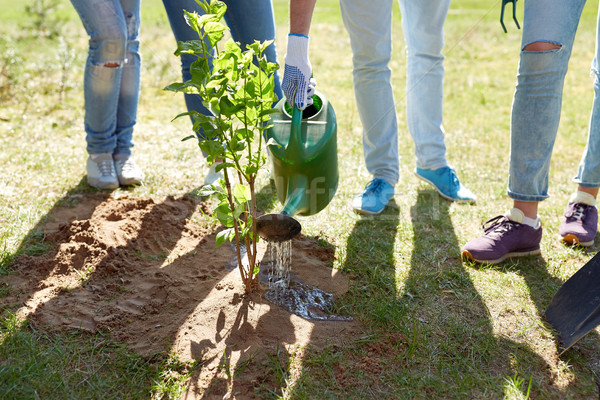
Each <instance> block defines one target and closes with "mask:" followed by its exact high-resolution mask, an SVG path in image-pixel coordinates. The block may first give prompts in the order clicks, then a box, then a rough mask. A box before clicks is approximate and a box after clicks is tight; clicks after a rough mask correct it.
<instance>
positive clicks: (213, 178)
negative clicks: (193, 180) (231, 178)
mask: <svg viewBox="0 0 600 400" xmlns="http://www.w3.org/2000/svg"><path fill="white" fill-rule="evenodd" d="M219 164H221V163H220V162H216V163H213V165H211V166H210V168H208V174H206V177H205V178H204V184H205V185H212V184H213V183H217V182H218V181H219V180H220V179H223V170H220V171H219V172H216V171H215V169H216V168H217V165H219Z"/></svg>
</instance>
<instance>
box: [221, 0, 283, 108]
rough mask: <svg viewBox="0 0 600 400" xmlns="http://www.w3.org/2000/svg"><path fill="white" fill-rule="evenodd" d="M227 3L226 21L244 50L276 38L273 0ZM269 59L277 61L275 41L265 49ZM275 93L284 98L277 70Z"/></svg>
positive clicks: (240, 0)
mask: <svg viewBox="0 0 600 400" xmlns="http://www.w3.org/2000/svg"><path fill="white" fill-rule="evenodd" d="M224 2H225V4H227V12H226V13H225V22H226V23H227V26H228V27H229V29H230V31H231V37H232V38H233V40H235V41H237V42H240V44H241V47H242V51H244V50H246V45H248V44H251V43H254V41H256V40H257V41H259V42H265V41H267V40H275V16H274V14H273V4H272V0H224ZM265 56H266V57H267V60H268V61H269V62H272V63H277V48H276V46H275V42H273V44H271V45H270V46H269V47H268V48H267V49H266V51H265ZM275 94H276V95H277V97H278V98H279V99H281V98H283V93H282V91H281V83H280V81H279V74H278V73H277V72H275Z"/></svg>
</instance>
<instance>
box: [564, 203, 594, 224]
mask: <svg viewBox="0 0 600 400" xmlns="http://www.w3.org/2000/svg"><path fill="white" fill-rule="evenodd" d="M588 207H589V206H588V205H587V204H582V203H575V204H573V210H572V212H571V213H567V214H565V217H567V218H573V219H574V220H576V221H579V220H581V219H583V217H584V216H585V212H586V211H587V208H588Z"/></svg>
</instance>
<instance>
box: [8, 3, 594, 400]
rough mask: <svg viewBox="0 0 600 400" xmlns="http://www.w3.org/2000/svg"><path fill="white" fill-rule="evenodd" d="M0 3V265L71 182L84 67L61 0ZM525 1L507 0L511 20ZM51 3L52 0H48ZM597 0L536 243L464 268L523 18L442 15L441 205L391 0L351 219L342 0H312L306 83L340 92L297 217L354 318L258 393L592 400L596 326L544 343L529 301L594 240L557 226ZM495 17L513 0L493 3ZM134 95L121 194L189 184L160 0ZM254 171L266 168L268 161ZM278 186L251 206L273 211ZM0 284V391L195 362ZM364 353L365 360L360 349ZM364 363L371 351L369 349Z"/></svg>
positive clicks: (133, 375) (158, 385) (350, 123)
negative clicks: (446, 187)
mask: <svg viewBox="0 0 600 400" xmlns="http://www.w3.org/2000/svg"><path fill="white" fill-rule="evenodd" d="M22 3H25V4H22ZM33 3H38V2H33V1H30V0H26V1H25V2H17V1H8V0H0V8H1V9H2V13H1V14H0V32H1V33H2V35H1V36H0V101H1V104H2V107H1V108H0V146H1V150H0V170H1V171H2V172H3V173H2V174H1V175H0V274H4V275H6V274H10V273H11V267H10V264H11V261H12V260H13V259H14V258H15V257H16V256H18V255H20V254H23V253H25V254H31V255H35V254H40V253H43V252H44V251H47V246H46V245H45V242H44V241H43V240H42V239H43V237H42V236H43V234H42V232H41V229H40V226H41V224H43V222H44V220H45V218H46V216H47V213H48V212H49V210H51V209H52V208H53V207H55V206H56V205H57V204H61V201H62V199H64V198H65V196H66V195H67V193H69V194H78V193H79V194H83V193H90V192H95V190H94V189H92V188H90V187H89V186H87V185H86V184H85V167H84V165H85V160H86V157H87V155H86V153H85V137H84V133H83V122H82V121H83V96H82V70H83V65H84V63H85V57H86V51H87V49H86V46H87V38H86V36H85V32H84V30H83V28H82V26H81V23H80V21H79V19H78V18H77V16H76V15H75V13H74V11H73V9H72V6H71V4H70V3H69V2H67V1H64V0H62V1H61V0H54V1H53V0H48V1H44V2H41V3H43V4H45V3H48V4H46V7H45V8H42V9H41V10H37V11H36V10H35V7H31V8H30V11H29V12H25V7H26V5H28V4H33ZM287 3H288V2H287V1H285V0H275V1H274V5H275V11H276V19H277V23H278V37H277V39H278V41H277V43H278V45H279V56H280V61H282V60H283V55H284V54H285V49H284V46H285V43H286V42H285V37H286V33H287V32H286V30H287V20H288V17H287ZM522 3H523V2H519V3H518V9H519V13H518V14H519V20H520V21H522V7H523V4H522ZM51 5H56V8H53V7H49V6H51ZM596 6H597V3H596V2H590V3H589V4H587V5H586V7H585V9H584V13H583V17H582V20H581V23H580V28H579V32H578V36H577V38H576V42H575V47H574V50H573V55H572V59H571V64H570V69H569V73H568V75H567V78H566V84H565V90H564V101H563V110H562V117H561V125H560V129H559V135H558V138H557V141H556V145H555V151H554V156H553V159H552V166H551V171H550V193H551V197H550V198H549V199H548V200H547V201H545V202H544V203H543V204H542V206H541V208H540V215H541V217H542V221H543V224H544V231H545V233H544V238H543V241H542V255H541V256H540V257H533V258H525V259H519V260H510V261H506V262H505V263H503V264H501V265H500V266H498V267H478V266H476V265H472V264H470V263H463V262H461V260H460V250H459V249H460V247H461V246H462V245H463V244H464V243H466V242H467V241H468V240H470V239H471V238H473V237H475V236H478V235H479V234H480V233H481V223H483V222H484V221H486V220H487V219H489V218H491V217H494V216H496V215H498V214H501V213H504V212H505V211H506V210H507V209H508V208H509V207H510V202H509V200H508V198H507V196H506V185H507V166H508V152H509V136H510V133H509V126H510V109H511V102H512V93H513V91H514V85H515V75H516V70H517V63H518V58H519V49H520V38H521V31H519V30H517V29H516V27H515V26H514V24H513V23H512V21H511V20H510V18H509V17H507V18H506V19H507V21H506V23H507V27H508V30H509V32H508V34H504V33H503V31H502V28H501V26H500V23H499V21H498V18H499V15H500V4H499V2H496V3H487V2H481V1H475V0H464V1H457V2H454V3H453V5H452V7H451V10H450V14H449V16H448V21H447V24H446V48H445V55H446V63H445V67H446V80H445V95H444V96H445V103H444V127H445V130H446V132H447V140H446V142H447V146H448V159H449V161H450V163H451V164H452V165H453V166H454V167H455V168H456V170H457V172H458V174H459V177H460V178H461V181H462V182H463V183H464V184H465V185H467V186H468V187H469V188H470V189H471V190H472V191H473V192H475V193H476V194H477V195H478V202H477V204H476V205H474V206H469V205H461V204H454V203H449V202H447V201H445V200H444V199H442V198H441V197H439V196H438V195H437V193H436V192H435V191H433V190H432V189H431V188H430V187H429V186H427V185H426V184H424V183H422V182H420V181H419V180H417V178H416V177H415V176H414V174H413V172H412V171H413V169H414V167H415V162H414V149H413V142H412V140H411V138H410V135H409V133H408V131H407V127H406V120H405V118H404V107H405V95H404V87H405V85H404V83H405V79H404V75H405V56H404V51H403V49H404V41H403V37H402V33H401V28H400V15H399V12H398V7H397V5H396V6H395V8H394V12H395V14H394V18H393V20H394V31H393V35H394V50H393V51H394V54H393V60H392V63H391V67H392V73H393V83H394V88H395V99H396V108H397V113H398V116H399V121H398V122H399V137H400V145H399V151H400V174H401V178H400V183H399V184H398V186H397V194H396V195H395V197H394V200H393V201H392V203H391V205H390V206H389V207H387V208H386V210H385V212H384V213H383V215H381V216H377V217H374V218H361V217H359V216H357V215H356V214H354V213H353V212H352V210H351V207H350V202H351V199H352V197H353V196H354V195H355V194H356V193H358V192H360V191H361V190H362V188H363V186H364V184H365V183H366V182H367V181H368V180H369V174H368V172H367V171H366V169H365V166H364V161H363V157H362V146H361V131H362V128H361V126H360V120H359V117H358V113H357V110H356V105H355V102H354V93H353V89H352V74H351V68H352V62H351V54H350V50H349V40H348V36H347V34H346V32H345V30H344V27H343V25H342V22H341V17H340V15H339V7H338V2H337V0H319V1H318V3H317V8H316V12H315V15H314V18H313V29H312V31H311V38H312V39H311V62H312V64H313V69H314V75H315V77H316V79H317V82H318V87H317V88H318V90H320V91H321V92H323V93H325V94H326V95H327V96H328V98H329V99H330V100H331V102H332V104H333V106H334V107H335V110H336V114H337V120H338V124H339V126H338V151H339V172H340V184H339V187H338V192H337V194H336V197H335V198H334V199H333V201H332V202H331V204H330V205H329V206H328V207H327V208H326V209H325V210H324V211H322V212H321V213H320V214H319V215H317V216H313V217H300V218H299V219H300V221H301V223H302V226H303V230H304V233H305V234H306V235H308V236H313V237H319V238H320V239H321V240H323V241H324V242H327V243H329V244H330V245H331V246H333V247H334V248H335V255H336V261H335V263H334V268H336V269H339V270H341V271H343V272H344V273H346V274H347V275H348V276H349V277H350V279H351V283H352V284H351V288H350V291H349V293H348V294H347V295H346V296H345V297H344V298H343V299H342V302H341V305H340V310H339V311H340V312H343V313H345V314H347V315H352V316H354V318H356V319H358V320H360V322H361V324H362V325H363V327H364V331H365V334H364V336H363V337H362V338H361V339H360V340H356V341H352V342H349V343H347V345H346V346H343V347H339V346H332V347H330V348H327V349H326V350H325V351H320V352H314V351H310V349H307V351H306V352H305V353H303V358H302V359H299V360H297V362H296V364H295V368H294V370H293V371H292V370H289V371H285V374H286V376H287V375H289V376H290V377H292V376H293V379H290V380H287V381H286V382H284V383H282V386H281V387H280V388H275V389H274V390H271V391H270V392H269V393H270V394H269V396H268V398H298V399H339V398H348V399H368V398H373V399H412V398H419V399H421V398H422V399H432V398H460V399H499V398H508V399H522V398H527V396H529V397H530V398H536V399H592V398H598V384H597V382H598V381H597V378H598V376H599V374H600V337H599V335H598V332H597V331H593V332H591V333H590V334H589V335H587V336H586V337H585V338H583V339H582V340H581V341H580V342H579V343H578V344H577V345H575V347H574V348H572V349H571V350H569V351H568V352H566V353H565V354H564V355H563V356H561V357H558V353H557V350H556V338H555V336H554V335H553V332H552V331H551V329H549V327H548V326H546V325H545V324H544V321H543V317H542V316H543V312H544V310H545V308H546V307H547V305H548V304H549V302H550V300H551V299H552V297H553V295H554V294H555V293H556V291H557V290H558V288H559V287H560V286H561V285H562V283H563V282H564V281H565V280H566V279H568V278H569V277H570V276H571V275H572V274H573V273H575V272H576V271H577V270H578V269H579V268H580V267H581V266H582V265H584V264H585V263H586V262H587V261H588V260H589V259H590V258H591V257H592V256H593V255H594V254H595V253H597V251H598V248H599V246H600V245H599V244H598V242H597V243H596V244H595V245H594V246H592V247H591V248H588V249H581V248H570V247H565V246H563V245H562V244H561V243H560V242H559V240H558V226H559V224H560V222H561V216H562V214H563V212H564V207H565V205H566V201H567V199H568V197H569V195H570V194H571V193H572V192H573V191H574V190H575V187H576V186H575V184H574V183H573V182H572V181H571V179H572V177H573V176H574V175H575V173H576V169H577V165H578V163H579V159H580V157H581V154H582V152H583V148H584V146H585V141H586V136H587V125H588V120H589V112H590V109H591V102H592V96H593V93H592V79H591V77H590V74H589V69H590V68H589V66H590V63H591V60H592V58H593V54H594V48H593V44H592V43H594V42H595V21H596V13H597V9H596ZM507 10H508V11H509V13H508V14H510V11H511V10H510V6H509V7H508V8H507ZM142 24H143V25H142V38H141V43H142V44H141V51H142V56H143V70H142V75H143V76H142V92H141V96H140V105H139V113H138V125H137V126H136V133H135V136H134V139H135V142H136V148H135V152H136V159H137V161H138V163H139V164H140V165H141V166H143V168H144V170H145V172H146V175H147V178H146V182H145V184H144V185H142V186H139V187H136V188H131V189H118V190H117V191H116V192H117V193H118V194H122V195H128V196H131V197H142V198H145V197H153V198H161V197H164V196H167V195H183V194H186V193H190V192H192V191H193V190H194V189H195V188H197V187H198V186H200V185H201V183H202V181H203V178H204V175H205V174H206V172H207V167H206V165H205V163H204V160H203V158H202V155H201V154H200V152H199V151H198V149H197V148H196V147H195V146H194V145H192V144H191V142H181V139H182V138H183V137H184V136H187V135H188V133H189V132H188V130H189V121H187V120H184V119H180V120H177V121H174V122H171V119H172V118H173V117H174V116H175V115H177V114H179V113H180V112H183V111H185V105H184V101H183V98H182V96H178V95H176V94H174V93H171V92H166V91H164V90H163V88H164V87H165V86H166V85H168V84H169V83H172V82H175V81H178V80H179V79H180V77H179V75H180V73H179V62H178V59H177V58H176V57H175V56H173V54H172V53H173V51H174V49H175V43H174V39H173V36H172V34H171V31H170V28H169V25H168V22H167V19H166V15H165V13H164V10H163V8H162V3H161V2H160V1H158V0H144V2H143V22H142ZM263 179H265V180H266V179H267V177H263ZM277 207H278V205H277V204H275V203H274V202H273V203H272V204H271V205H269V206H267V208H265V209H264V210H262V211H265V212H268V211H276V209H277ZM10 290H11V287H10V286H6V285H4V286H3V285H2V284H0V398H3V399H29V398H31V399H35V398H46V399H54V398H73V399H83V398H86V399H87V398H90V399H92V398H102V399H109V398H110V399H121V398H132V399H148V398H172V399H176V398H178V396H180V394H181V393H182V390H183V389H184V388H185V384H186V380H187V379H188V377H189V375H190V371H193V370H194V368H201V366H198V365H193V364H189V363H181V362H179V361H178V359H177V354H173V355H163V356H161V357H156V358H150V359H149V358H143V357H140V356H138V355H136V354H135V353H134V352H132V351H131V350H130V349H127V347H126V346H124V345H123V344H121V343H116V342H114V341H111V340H110V339H109V338H108V337H104V336H103V335H101V334H95V335H90V334H84V333H81V332H78V331H70V332H58V333H57V332H45V331H41V330H39V329H37V328H34V327H32V326H30V325H29V324H28V323H27V321H19V320H17V319H15V318H14V313H15V312H16V310H17V309H18V308H19V307H20V306H21V304H5V303H3V301H2V298H3V297H5V296H6V294H7V293H9V292H10ZM374 356H376V357H374ZM366 359H369V360H373V359H375V360H376V362H375V365H373V364H370V365H366V363H365V360H366Z"/></svg>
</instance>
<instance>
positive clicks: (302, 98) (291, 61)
mask: <svg viewBox="0 0 600 400" xmlns="http://www.w3.org/2000/svg"><path fill="white" fill-rule="evenodd" d="M311 75H312V66H311V65H310V60H309V59H308V36H304V35H299V34H296V33H290V34H289V35H288V41H287V54H286V55H285V69H284V71H283V82H282V83H281V89H282V90H283V94H284V95H285V97H286V99H287V101H288V104H289V105H290V106H293V105H294V104H296V107H298V109H299V110H304V109H305V108H306V107H308V106H310V105H311V104H312V103H313V100H312V95H313V94H314V93H315V86H316V85H317V81H316V80H315V79H313V78H311Z"/></svg>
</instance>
